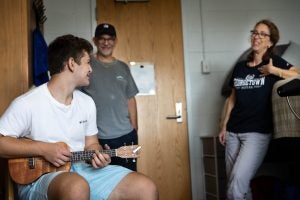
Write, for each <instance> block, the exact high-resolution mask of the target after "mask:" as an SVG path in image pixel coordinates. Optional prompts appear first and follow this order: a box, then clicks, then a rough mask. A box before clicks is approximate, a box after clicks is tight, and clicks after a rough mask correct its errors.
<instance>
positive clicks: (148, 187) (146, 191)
mask: <svg viewBox="0 0 300 200" xmlns="http://www.w3.org/2000/svg"><path fill="white" fill-rule="evenodd" d="M118 197H126V198H125V199H140V200H157V199H158V197H159V194H158V189H157V187H156V185H155V183H154V182H153V181H152V180H151V179H150V178H148V177H146V176H145V175H142V174H140V173H137V172H133V173H130V174H128V175H127V176H126V177H125V178H124V179H123V180H122V181H121V182H120V183H119V184H118V185H117V187H116V188H115V189H114V190H113V192H112V194H111V195H110V199H118Z"/></svg>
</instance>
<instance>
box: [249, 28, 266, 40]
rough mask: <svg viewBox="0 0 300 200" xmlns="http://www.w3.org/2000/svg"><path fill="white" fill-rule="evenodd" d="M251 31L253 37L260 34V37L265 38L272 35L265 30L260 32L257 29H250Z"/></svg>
mask: <svg viewBox="0 0 300 200" xmlns="http://www.w3.org/2000/svg"><path fill="white" fill-rule="evenodd" d="M250 33H251V37H255V36H258V37H259V38H260V39H264V38H266V37H270V36H271V35H270V34H267V33H264V32H261V33H259V32H257V31H256V30H252V31H250Z"/></svg>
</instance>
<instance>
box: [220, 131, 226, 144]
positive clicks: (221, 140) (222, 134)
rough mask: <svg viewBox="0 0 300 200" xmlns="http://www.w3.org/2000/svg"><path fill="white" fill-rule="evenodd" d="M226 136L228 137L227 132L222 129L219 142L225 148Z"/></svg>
mask: <svg viewBox="0 0 300 200" xmlns="http://www.w3.org/2000/svg"><path fill="white" fill-rule="evenodd" d="M225 135H226V130H225V129H222V130H221V131H220V133H219V141H220V143H221V144H222V145H223V146H225Z"/></svg>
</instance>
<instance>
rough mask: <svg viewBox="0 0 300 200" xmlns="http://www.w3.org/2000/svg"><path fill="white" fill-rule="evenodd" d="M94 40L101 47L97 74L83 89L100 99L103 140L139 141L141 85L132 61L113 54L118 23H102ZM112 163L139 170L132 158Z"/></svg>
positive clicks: (94, 65) (95, 67)
mask: <svg viewBox="0 0 300 200" xmlns="http://www.w3.org/2000/svg"><path fill="white" fill-rule="evenodd" d="M93 41H94V44H95V46H96V47H97V53H96V54H95V55H94V56H93V57H92V58H91V65H92V69H93V74H92V75H91V84H90V85H89V86H87V87H84V88H83V91H84V92H85V93H87V94H89V95H90V96H91V97H92V98H93V99H94V101H95V103H96V107H97V125H98V129H99V133H98V138H99V142H100V144H101V145H102V146H104V145H105V144H107V145H109V146H110V148H119V147H120V146H123V145H124V144H126V145H131V144H137V142H138V136H137V130H138V123H137V107H136V100H135V95H136V94H137V93H138V88H137V86H136V84H135V82H134V80H133V78H132V75H131V73H130V70H129V67H128V65H127V64H125V63H124V62H122V61H120V60H118V59H116V58H115V57H114V56H113V51H114V49H115V47H116V44H117V34H116V30H115V28H114V26H113V25H111V24H107V23H104V24H99V25H98V26H97V28H96V30H95V37H94V38H93ZM111 164H115V165H121V166H124V167H126V168H129V169H131V170H134V171H136V162H135V160H132V159H122V158H112V162H111Z"/></svg>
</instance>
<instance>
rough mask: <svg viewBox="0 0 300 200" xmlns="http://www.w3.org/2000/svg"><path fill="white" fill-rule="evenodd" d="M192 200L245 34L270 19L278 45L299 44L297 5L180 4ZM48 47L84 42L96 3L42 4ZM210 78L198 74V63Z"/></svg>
mask: <svg viewBox="0 0 300 200" xmlns="http://www.w3.org/2000/svg"><path fill="white" fill-rule="evenodd" d="M181 2H182V19H183V35H184V58H185V73H186V74H185V76H186V87H187V88H186V93H187V104H188V128H189V137H190V138H189V142H190V152H191V154H190V160H191V172H192V187H193V200H200V199H204V198H205V196H204V194H205V193H204V183H203V182H204V178H203V164H202V157H201V154H202V149H201V148H202V146H201V143H200V136H207V135H210V136H212V135H217V134H218V121H219V116H220V112H221V109H222V107H223V102H224V98H223V97H222V96H221V94H220V89H221V86H222V84H223V81H224V79H225V76H226V74H227V72H228V71H229V70H230V69H231V68H232V66H233V64H234V62H235V61H236V59H237V58H238V57H239V55H240V54H241V53H242V52H243V51H244V50H246V49H247V48H248V47H249V42H248V38H249V31H250V30H251V29H252V28H253V25H254V24H255V22H257V21H258V20H260V19H262V18H269V19H271V20H273V21H274V22H275V23H276V24H277V25H278V27H279V29H280V32H281V40H280V42H279V43H287V42H288V41H290V40H292V41H295V42H297V43H299V44H300V36H299V35H300V26H299V21H300V12H299V11H300V1H298V0H284V1H283V0H251V1H249V0H226V1H225V0H181ZM44 4H45V7H46V16H47V18H48V19H47V21H46V23H45V29H44V31H45V39H46V41H47V43H49V42H50V41H52V40H53V39H54V38H56V37H57V36H60V35H62V34H67V33H71V34H74V35H77V36H80V37H83V38H85V39H87V40H89V41H91V38H92V37H93V31H94V30H95V26H96V20H95V12H94V11H95V10H94V9H95V4H96V3H95V0H63V1H61V0H44ZM204 58H205V62H206V63H207V64H208V67H209V68H210V74H202V73H201V61H203V60H204Z"/></svg>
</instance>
